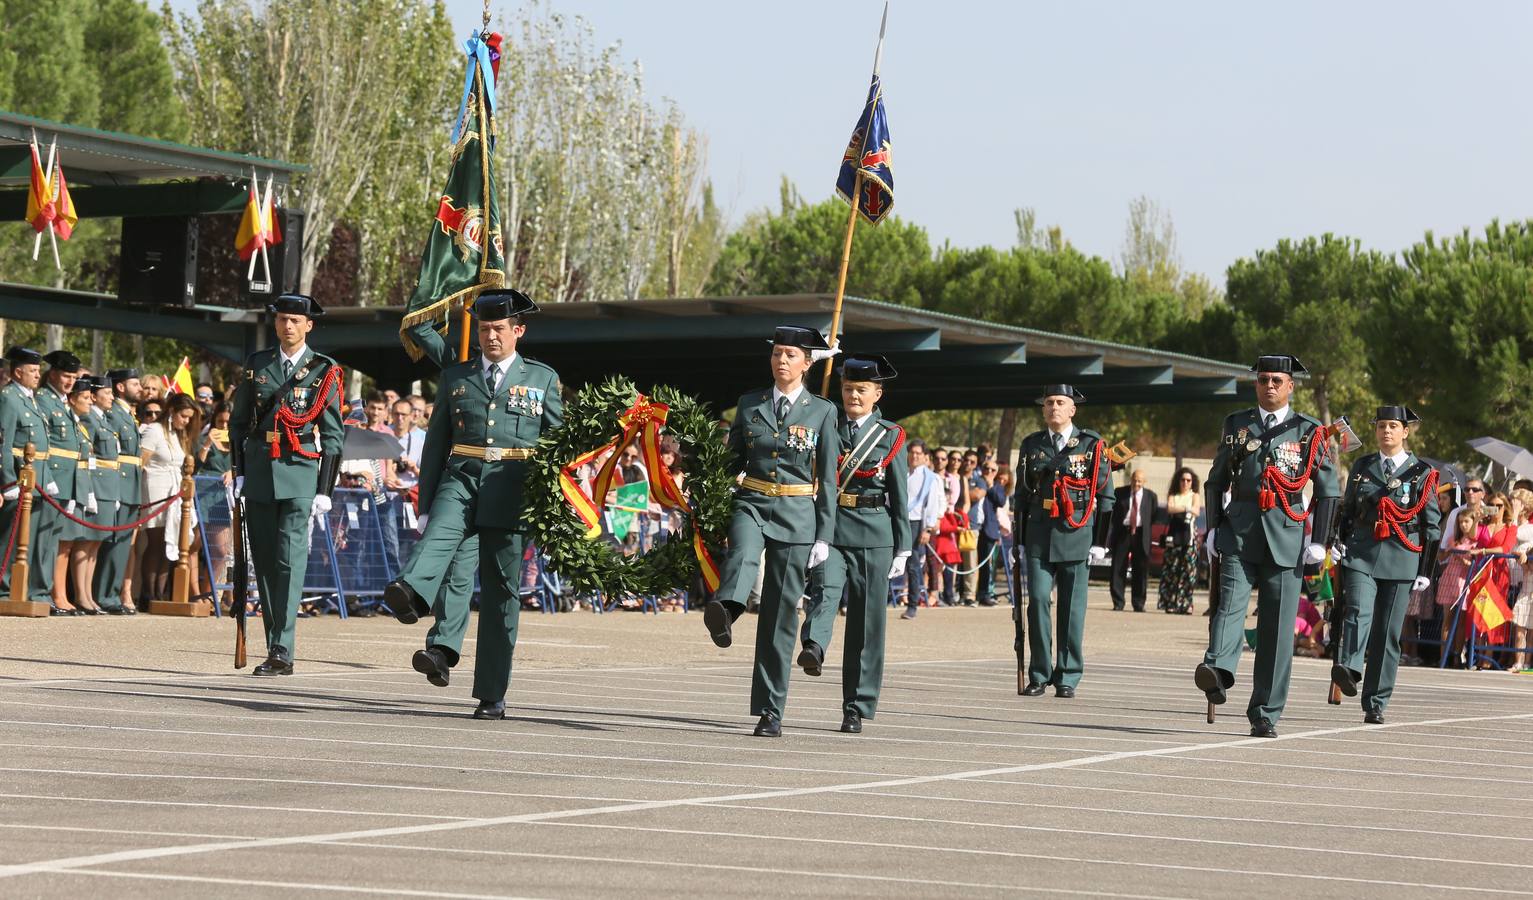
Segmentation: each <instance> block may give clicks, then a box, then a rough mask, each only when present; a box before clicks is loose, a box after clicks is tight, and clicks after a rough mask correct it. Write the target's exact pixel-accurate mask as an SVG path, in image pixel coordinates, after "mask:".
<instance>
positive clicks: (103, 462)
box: [96, 459, 117, 469]
mask: <svg viewBox="0 0 1533 900" xmlns="http://www.w3.org/2000/svg"><path fill="white" fill-rule="evenodd" d="M96 468H98V469H115V468H117V460H115V459H98V460H96Z"/></svg>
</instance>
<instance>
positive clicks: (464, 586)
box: [383, 322, 479, 687]
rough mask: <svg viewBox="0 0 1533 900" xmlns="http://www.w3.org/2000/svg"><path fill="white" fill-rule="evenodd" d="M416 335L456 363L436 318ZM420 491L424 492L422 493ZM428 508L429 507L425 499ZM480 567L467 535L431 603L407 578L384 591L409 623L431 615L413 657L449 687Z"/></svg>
mask: <svg viewBox="0 0 1533 900" xmlns="http://www.w3.org/2000/svg"><path fill="white" fill-rule="evenodd" d="M410 335H411V337H412V338H414V340H415V344H416V346H417V347H420V348H421V350H422V352H423V353H424V354H425V356H426V358H427V359H429V360H431V361H432V362H433V363H436V365H437V368H440V369H443V370H446V369H447V367H449V366H451V365H454V364H455V363H456V362H457V358H456V357H455V356H454V355H453V352H452V348H451V347H449V346H448V345H447V341H446V340H445V339H444V338H443V337H442V335H441V334H439V333H438V332H437V330H436V329H435V328H434V327H432V325H431V323H429V322H427V323H422V324H420V325H417V326H416V327H415V328H413V329H411V330H410ZM417 496H418V495H417ZM420 508H421V509H422V510H423V511H427V512H428V515H429V510H428V508H427V506H426V505H425V504H424V503H422V504H421V507H420ZM417 527H418V528H419V530H420V531H422V532H424V531H425V525H424V524H419V523H418V524H417ZM478 567H479V535H478V534H477V533H475V534H468V535H464V537H463V542H462V543H461V544H459V545H458V552H457V553H456V554H454V555H453V558H452V563H451V564H450V565H448V567H447V573H446V575H445V576H444V577H443V579H442V586H441V588H440V589H439V591H438V594H437V596H436V597H435V598H433V600H432V602H431V603H430V604H429V606H430V608H429V609H427V608H425V606H424V605H423V606H422V607H421V608H417V607H416V605H415V602H414V594H413V592H412V591H410V590H409V589H408V586H407V585H405V584H404V583H403V582H402V581H396V582H395V584H393V585H390V586H389V587H390V588H392V590H389V589H385V591H384V594H383V599H384V603H385V604H386V605H387V606H388V607H389V611H390V612H392V613H393V614H394V617H395V618H396V619H398V620H399V621H400V622H403V623H404V624H406V625H414V624H415V623H416V622H418V621H420V618H421V616H423V615H431V616H433V617H434V618H433V621H432V623H431V628H430V630H429V631H427V632H426V646H425V647H424V648H423V649H420V650H417V651H415V656H414V657H413V658H412V659H411V665H413V666H414V668H415V671H417V672H419V673H421V674H422V675H425V676H426V680H427V681H429V682H431V683H432V684H434V685H436V686H437V687H447V685H448V683H449V681H450V679H451V677H452V669H453V667H454V666H456V665H457V664H458V660H459V658H460V655H459V654H460V651H461V650H462V649H463V637H464V635H465V634H467V632H468V614H469V605H470V603H471V601H472V600H473V596H474V572H475V571H476V570H477V569H478Z"/></svg>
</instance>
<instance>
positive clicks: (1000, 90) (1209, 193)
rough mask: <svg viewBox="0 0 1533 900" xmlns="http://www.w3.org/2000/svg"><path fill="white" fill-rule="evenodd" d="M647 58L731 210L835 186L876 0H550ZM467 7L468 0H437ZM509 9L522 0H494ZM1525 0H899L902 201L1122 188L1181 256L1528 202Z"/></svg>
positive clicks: (1230, 256)
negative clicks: (1167, 227)
mask: <svg viewBox="0 0 1533 900" xmlns="http://www.w3.org/2000/svg"><path fill="white" fill-rule="evenodd" d="M549 2H550V3H551V6H552V8H553V9H555V10H557V11H559V12H561V13H565V14H570V15H580V16H582V17H584V18H586V19H587V20H588V21H590V22H591V23H592V24H593V25H594V26H595V29H596V34H597V37H598V39H599V40H600V41H601V42H603V43H607V42H610V41H618V40H621V42H622V45H623V48H624V51H625V54H626V55H627V56H629V57H631V58H636V59H638V60H639V61H640V62H642V64H643V67H644V71H645V73H646V78H647V81H648V85H649V88H648V90H649V91H650V92H651V93H653V94H654V95H656V96H666V97H670V98H672V99H674V100H675V101H676V102H677V103H678V104H679V106H680V107H681V109H682V110H683V111H684V113H685V114H686V116H687V118H688V119H689V121H690V122H691V123H693V124H694V125H695V126H696V127H697V128H699V129H700V130H701V131H703V132H704V133H705V134H706V135H707V136H708V140H709V144H710V152H709V161H710V173H711V177H712V179H713V182H714V186H715V188H716V192H717V197H718V199H719V201H720V203H721V204H723V205H725V206H726V207H727V208H728V209H729V210H730V212H731V213H732V215H733V217H734V218H735V219H738V218H739V217H741V216H743V215H744V214H745V213H746V212H748V211H750V210H752V209H756V208H760V207H764V206H769V205H773V204H775V202H776V199H777V191H778V181H779V177H780V176H781V175H783V174H786V175H787V176H788V177H789V178H790V179H791V180H793V181H794V182H795V183H796V184H797V186H798V188H799V190H800V191H801V192H802V193H803V195H804V196H805V197H806V198H809V199H811V200H813V199H819V198H822V197H827V196H830V195H831V193H832V189H833V185H834V179H835V168H836V165H837V163H838V161H839V158H840V153H841V150H842V148H843V147H844V146H845V142H846V139H847V137H848V135H849V134H850V131H851V127H852V124H853V121H854V119H855V117H856V115H857V113H858V111H859V107H860V104H861V103H862V101H863V98H864V96H865V93H866V90H867V81H868V76H869V74H870V71H871V68H872V58H873V48H874V44H875V41H876V37H877V29H878V18H879V14H880V11H881V9H882V5H883V4H882V0H770V2H740V0H711V2H704V0H650V2H636V0H549ZM449 6H450V9H451V11H452V13H453V16H454V19H455V21H457V22H459V23H460V28H459V30H460V31H465V32H466V31H467V29H468V28H470V27H471V26H474V25H477V23H478V21H479V13H480V8H481V4H480V2H478V0H449ZM493 6H494V8H495V9H497V10H501V9H507V10H509V9H514V8H515V7H514V6H504V5H503V0H495V3H494V4H493ZM1530 44H1533V4H1530V3H1522V2H1474V0H1461V2H1454V3H1444V2H1441V0H1438V2H1416V0H1388V2H1383V0H1373V2H1352V0H1349V2H1341V0H1325V2H1314V0H1283V2H1281V3H1263V4H1254V3H1233V2H1228V0H1221V2H1211V0H1210V2H1127V0H1125V2H1116V3H1105V2H1080V0H1069V2H1058V0H1051V2H1034V0H1026V2H979V0H894V3H893V4H892V7H891V10H890V13H889V32H888V38H887V42H886V44H885V49H884V64H883V74H884V82H885V93H886V97H887V104H888V111H889V123H890V130H891V133H892V136H893V149H894V170H895V178H896V200H895V212H896V213H897V214H898V215H901V216H903V217H904V218H906V219H908V220H911V221H914V222H916V223H918V224H920V225H922V226H924V227H925V228H926V229H927V230H928V232H929V233H930V235H931V237H932V240H933V243H934V244H940V243H941V242H942V241H944V240H947V241H951V242H952V243H953V244H955V245H958V246H973V245H979V244H987V243H988V244H995V245H998V246H1007V245H1009V244H1011V243H1012V241H1013V237H1014V234H1015V228H1014V225H1013V219H1012V210H1013V209H1015V208H1016V207H1018V206H1032V207H1034V208H1035V209H1036V210H1037V211H1038V216H1039V219H1040V221H1041V222H1043V223H1046V224H1058V225H1060V226H1062V227H1063V229H1064V233H1065V236H1066V237H1067V238H1069V239H1070V240H1071V241H1072V242H1074V243H1075V245H1076V246H1078V247H1080V248H1081V249H1082V250H1084V251H1086V252H1089V253H1095V254H1100V255H1103V256H1108V257H1114V258H1116V257H1117V255H1118V253H1119V249H1120V247H1121V246H1122V242H1123V231H1124V222H1125V218H1126V214H1127V208H1128V203H1129V201H1130V200H1131V199H1132V198H1134V197H1136V196H1138V195H1140V194H1145V195H1148V196H1149V197H1151V198H1152V199H1154V200H1156V201H1157V202H1158V203H1159V204H1160V205H1161V207H1162V208H1163V209H1165V210H1166V211H1168V212H1169V213H1170V214H1171V215H1172V217H1173V219H1174V220H1175V223H1176V228H1177V232H1178V238H1179V245H1180V251H1181V255H1182V258H1183V260H1184V263H1185V265H1186V267H1187V268H1188V269H1190V270H1193V271H1199V272H1203V273H1205V274H1207V275H1209V276H1210V277H1212V278H1213V279H1214V280H1215V281H1216V282H1217V283H1219V284H1222V283H1223V280H1224V279H1223V272H1224V269H1225V267H1226V266H1227V265H1228V264H1229V263H1230V262H1231V261H1233V260H1234V259H1236V258H1237V257H1240V256H1245V255H1250V254H1251V253H1253V252H1254V251H1255V250H1257V249H1260V248H1263V247H1268V246H1271V245H1272V244H1274V243H1275V242H1276V241H1277V240H1278V239H1279V238H1283V237H1302V236H1305V235H1310V234H1319V233H1322V232H1325V231H1333V232H1337V233H1340V234H1347V235H1351V236H1355V237H1358V238H1360V239H1362V241H1363V243H1364V244H1365V245H1366V246H1369V247H1374V248H1377V249H1380V250H1386V251H1394V250H1398V249H1401V248H1403V247H1405V246H1408V245H1409V244H1410V243H1411V242H1413V241H1415V240H1417V239H1419V238H1420V237H1421V235H1422V233H1423V232H1424V231H1425V230H1427V229H1433V230H1435V231H1436V232H1437V233H1438V234H1443V233H1446V232H1455V231H1457V230H1459V229H1461V228H1464V227H1466V226H1467V227H1471V228H1474V229H1479V228H1480V227H1481V226H1483V225H1484V224H1485V223H1487V222H1488V221H1490V219H1491V218H1493V217H1499V218H1501V219H1503V220H1509V219H1516V218H1523V217H1530V216H1533V179H1530V177H1529V173H1530V163H1533V116H1530V115H1529V112H1530V111H1529V109H1528V107H1529V105H1530V101H1529V100H1528V96H1529V92H1528V90H1527V87H1526V85H1527V79H1528V69H1527V62H1526V61H1527V59H1528V57H1529V47H1530Z"/></svg>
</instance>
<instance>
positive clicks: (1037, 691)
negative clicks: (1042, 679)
mask: <svg viewBox="0 0 1533 900" xmlns="http://www.w3.org/2000/svg"><path fill="white" fill-rule="evenodd" d="M1022 696H1024V697H1042V696H1043V685H1041V684H1039V683H1038V682H1036V681H1029V682H1028V683H1027V687H1025V688H1023V689H1022Z"/></svg>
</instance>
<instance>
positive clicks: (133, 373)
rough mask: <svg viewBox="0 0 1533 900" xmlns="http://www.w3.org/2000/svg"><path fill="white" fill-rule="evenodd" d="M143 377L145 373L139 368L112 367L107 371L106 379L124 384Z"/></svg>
mask: <svg viewBox="0 0 1533 900" xmlns="http://www.w3.org/2000/svg"><path fill="white" fill-rule="evenodd" d="M142 377H144V376H143V373H142V372H140V371H139V370H137V369H112V370H110V371H108V372H107V373H106V380H107V381H108V382H110V383H112V384H122V383H123V382H124V381H132V380H133V379H135V378H142Z"/></svg>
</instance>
